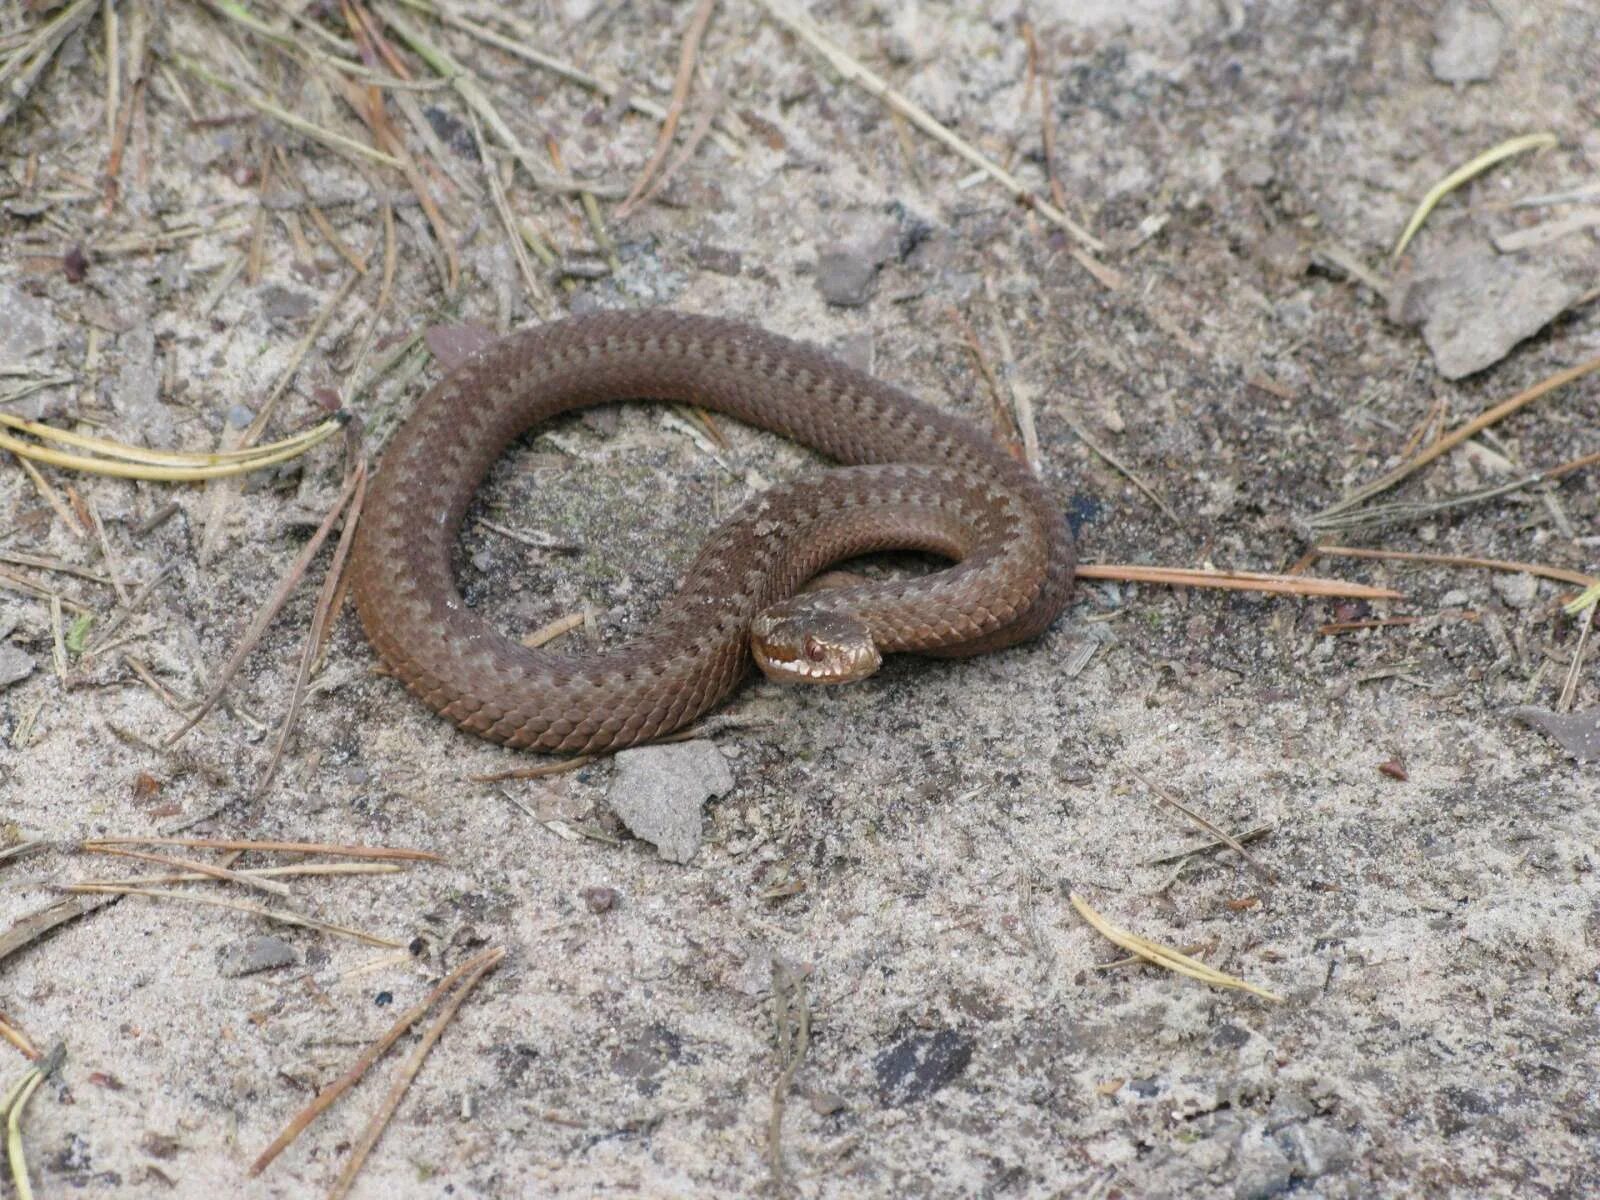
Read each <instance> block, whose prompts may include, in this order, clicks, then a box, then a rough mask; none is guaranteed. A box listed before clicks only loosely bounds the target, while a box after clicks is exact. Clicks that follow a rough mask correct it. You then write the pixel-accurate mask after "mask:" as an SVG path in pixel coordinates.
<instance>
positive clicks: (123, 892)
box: [61, 883, 405, 950]
mask: <svg viewBox="0 0 1600 1200" xmlns="http://www.w3.org/2000/svg"><path fill="white" fill-rule="evenodd" d="M61 890H62V891H64V892H71V893H73V894H75V895H85V894H101V895H118V896H148V897H149V898H150V899H152V900H179V901H182V902H183V903H185V904H204V905H208V906H210V907H212V908H231V909H233V910H234V911H235V912H242V913H250V914H252V915H253V916H257V917H263V918H265V919H266V920H268V921H277V922H278V923H279V924H280V925H298V926H300V927H301V928H302V929H315V930H318V931H319V932H321V933H328V934H332V935H333V936H335V937H342V938H349V939H351V940H352V941H357V942H365V943H366V944H367V945H369V946H383V947H384V948H385V949H389V950H399V949H401V948H402V947H404V946H405V943H404V942H397V941H395V940H393V939H392V938H385V937H379V936H378V935H377V934H375V933H367V932H365V931H363V930H360V929H352V928H350V927H349V926H348V925H334V924H332V923H331V922H328V921H319V920H318V919H317V918H316V917H307V916H303V915H302V914H300V913H297V912H291V911H289V910H288V909H284V908H267V907H265V906H264V905H261V904H250V903H248V902H246V901H244V900H229V899H226V898H225V897H222V896H199V895H195V894H193V893H191V892H168V891H162V890H161V889H159V888H141V887H107V886H104V885H102V884H90V883H69V884H66V885H65V886H63V887H62V889H61Z"/></svg>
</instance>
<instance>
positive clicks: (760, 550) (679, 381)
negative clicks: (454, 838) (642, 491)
mask: <svg viewBox="0 0 1600 1200" xmlns="http://www.w3.org/2000/svg"><path fill="white" fill-rule="evenodd" d="M615 401H656V402H668V403H678V404H684V405H693V406H698V407H700V408H703V409H706V410H709V411H712V412H716V413H721V414H725V415H727V416H730V417H733V418H735V419H737V420H739V421H742V422H745V423H747V424H750V425H753V426H756V427H759V428H762V429H766V430H770V431H772V432H775V433H779V434H782V435H784V436H786V437H788V438H791V439H793V440H794V441H797V442H799V443H801V444H803V445H805V446H808V447H810V448H812V449H813V450H816V451H819V452H820V453H822V454H823V455H825V456H827V457H829V458H832V459H835V460H837V461H838V462H839V463H840V464H842V465H840V466H837V467H833V468H830V469H827V470H824V471H821V472H818V473H816V474H814V475H804V476H801V477H800V478H798V479H795V480H793V481H789V482H782V483H778V484H774V485H773V486H771V487H768V488H766V489H765V490H763V491H760V492H758V493H757V494H756V495H755V496H754V497H752V498H751V499H750V500H748V501H746V502H745V503H744V504H743V505H742V506H741V507H740V508H739V509H738V510H737V511H735V512H734V513H733V515H732V516H731V517H730V518H729V519H728V521H727V522H726V523H725V524H723V525H722V526H721V527H720V528H719V529H718V530H717V531H716V532H715V534H714V535H713V536H712V537H711V539H710V540H708V541H707V542H706V544H705V545H704V546H703V548H702V549H701V550H700V551H699V553H698V554H697V555H696V556H695V558H694V559H693V561H692V562H691V563H690V565H689V567H688V568H687V570H686V571H685V572H684V573H683V575H682V576H681V579H680V582H679V584H678V588H677V590H676V592H675V593H674V594H673V595H672V596H671V598H670V599H669V600H667V601H666V602H665V603H664V605H663V606H662V608H661V610H660V611H659V612H658V613H657V614H656V616H655V617H654V619H653V620H652V621H651V622H650V623H649V624H647V625H645V626H644V627H643V628H642V629H641V630H640V631H639V632H638V633H637V634H635V635H634V636H632V637H630V638H628V639H626V640H624V641H622V642H621V643H619V644H616V645H606V646H602V647H601V648H600V649H598V650H596V651H594V652H591V653H583V654H577V655H568V654H560V653H555V652H553V651H550V650H546V649H543V648H538V649H535V648H530V647H528V646H526V645H523V644H522V643H521V642H518V641H516V640H514V639H513V638H511V637H509V636H507V635H506V634H504V633H502V632H501V631H500V630H498V629H497V628H495V626H494V625H493V624H492V623H490V622H489V621H487V620H486V619H485V618H484V617H483V616H481V615H480V614H479V613H477V612H476V611H475V610H474V609H473V608H472V607H471V606H469V605H468V604H467V603H466V601H465V600H464V599H463V597H462V595H461V591H460V589H459V587H458V585H457V583H456V579H455V576H454V572H453V568H452V554H453V551H454V548H455V545H456V541H457V538H458V536H459V533H460V530H461V526H462V523H463V521H464V520H465V518H466V515H467V512H468V510H469V508H470V507H471V504H472V501H473V499H474V496H475V495H476V493H477V492H478V490H479V489H480V487H481V486H482V484H483V482H484V480H485V478H486V477H487V475H488V473H489V471H490V469H491V467H493V465H494V463H495V461H496V460H497V459H498V458H500V456H501V455H502V454H503V453H505V452H506V450H507V449H508V448H509V447H510V446H511V445H512V443H513V442H515V441H516V440H517V439H519V438H521V437H523V436H524V435H526V434H528V433H529V432H530V431H531V430H533V429H534V428H536V427H537V426H539V425H541V424H543V423H546V422H548V421H549V420H550V419H551V418H553V417H555V416H556V415H558V414H560V413H565V412H569V411H571V410H574V409H581V408H584V407H587V406H592V405H597V404H605V403H610V402H615ZM647 515H648V514H643V513H639V514H635V515H634V517H633V518H632V519H635V520H638V519H641V518H642V517H646V516H647ZM880 551H914V552H921V553H924V554H928V555H932V556H936V557H938V558H941V559H944V560H947V562H948V565H943V566H941V567H939V568H938V569H934V570H930V571H928V572H925V573H922V574H912V575H909V576H896V577H891V578H882V577H875V578H865V579H864V578H862V577H860V576H855V577H852V579H853V581H852V582H850V583H847V584H844V585H832V586H830V585H829V580H828V579H827V578H823V579H821V582H822V584H823V586H810V585H812V584H814V583H816V582H817V581H818V580H819V577H823V576H825V574H826V573H827V572H828V570H829V568H831V567H832V566H834V565H835V564H838V563H840V562H843V561H845V560H849V559H852V558H856V557H859V556H862V555H867V554H872V553H876V552H880ZM1073 562H1074V559H1073V542H1072V535H1071V532H1070V530H1069V528H1068V526H1067V522H1066V520H1065V518H1064V515H1063V514H1062V512H1061V510H1060V509H1059V508H1057V507H1056V506H1055V505H1053V504H1052V502H1051V500H1050V498H1049V496H1048V495H1047V493H1046V491H1045V488H1044V487H1043V485H1042V484H1041V482H1040V480H1039V479H1038V477H1037V476H1036V475H1035V474H1034V473H1033V471H1031V470H1030V469H1029V468H1028V467H1027V466H1026V465H1025V464H1024V463H1023V462H1022V461H1020V460H1019V459H1018V458H1016V457H1014V456H1013V455H1012V454H1011V453H1010V452H1009V451H1008V450H1006V449H1005V448H1004V447H1002V445H1001V444H1000V443H999V442H998V441H997V440H996V439H994V438H993V437H991V436H989V435H987V434H986V433H984V432H983V431H982V430H980V429H979V428H978V427H977V426H976V425H974V424H972V423H971V422H969V421H967V420H965V419H963V418H961V417H959V416H956V415H954V414H951V413H948V412H945V411H943V410H941V409H938V408H935V407H933V406H932V405H930V404H928V403H926V402H924V401H922V400H919V399H917V398H916V397H914V396H912V395H910V394H909V393H907V392H905V391H903V390H901V389H900V388H898V387H896V386H894V385H892V384H889V383H886V382H883V381H881V380H879V379H877V378H875V377H874V376H872V375H869V374H867V373H865V372H863V371H860V370H857V369H856V368H854V367H851V366H849V365H847V364H845V363H843V362H841V361H839V360H838V359H837V358H834V357H832V356H831V355H829V354H827V353H826V352H824V351H823V350H821V349H819V348H817V347H815V346H812V345H809V344H807V343H804V342H799V341H792V340H790V339H788V338H784V337H781V336H778V335H776V334H773V333H769V332H766V331H765V330H763V329H761V328H759V327H756V326H754V325H750V324H746V323H743V322H739V321H734V320H729V319H723V318H719V317H712V316H700V315H692V314H687V313H680V312H675V311H671V310H667V309H642V310H631V311H615V312H592V313H588V314H583V315H579V316H571V317H566V318H563V319H559V320H555V321H551V322H548V323H545V324H539V325H532V326H528V327H526V328H522V329H519V330H516V331H514V332H512V333H510V334H507V335H505V336H503V337H501V338H499V339H497V340H493V341H489V342H487V344H485V345H483V346H481V347H480V348H478V349H477V350H476V351H475V352H473V353H471V354H469V355H468V356H467V357H466V358H464V359H463V360H462V361H460V362H459V363H457V364H456V365H455V367H454V369H452V370H450V371H449V372H448V373H447V374H446V375H445V376H444V377H443V378H442V379H441V380H440V381H439V382H438V383H437V384H435V385H434V386H433V387H432V388H430V389H429V390H428V391H427V392H426V393H425V394H424V395H423V397H422V398H421V399H420V400H419V401H418V402H417V403H416V405H415V407H414V408H413V409H412V411H411V412H410V414H409V415H408V416H407V417H406V418H405V419H404V420H403V421H402V422H401V423H400V425H399V427H398V428H397V429H396V430H395V432H394V434H393V436H392V437H391V439H390V440H389V442H388V444H387V446H386V447H385V448H384V449H383V453H382V458H381V461H380V462H379V464H378V467H377V470H376V471H375V473H374V474H373V477H372V480H371V483H370V486H369V488H368V491H367V496H366V503H365V505H364V510H363V512H362V514H361V517H360V519H359V522H358V524H357V526H356V530H355V534H354V544H353V547H352V550H351V560H350V573H351V574H350V580H351V583H350V586H351V591H352V594H353V596H354V599H355V604H356V609H357V612H358V614H359V616H360V620H361V624H362V627H363V628H364V630H365V632H366V635H367V638H368V640H369V641H370V642H371V644H372V646H373V647H374V649H375V650H376V651H377V654H378V657H379V658H380V659H381V660H382V662H383V664H384V667H385V668H386V670H387V672H388V673H389V674H391V675H393V676H395V677H397V678H398V679H399V680H400V681H401V682H403V683H404V684H405V686H406V687H407V688H408V689H409V690H410V691H411V692H412V693H413V694H415V695H416V696H417V697H419V698H420V699H421V700H422V701H423V702H424V703H426V704H427V705H428V706H430V707H431V708H433V709H435V710H436V711H437V712H439V713H440V714H442V715H443V716H445V717H447V718H448V719H449V720H451V721H453V722H454V723H455V724H456V725H457V726H459V727H460V728H462V729H464V730H467V731H469V732H471V733H475V734H478V735H481V736H482V737H485V738H488V739H490V740H492V741H495V742H500V743H503V744H505V745H507V746H511V747H514V748H519V749H528V750H537V751H546V752H554V753H568V754H572V753H576V754H597V753H603V752H607V751H612V750H618V749H622V748H624V747H627V746H631V745H635V744H638V743H641V742H647V741H651V740H654V739H658V738H661V737H663V736H665V735H667V734H669V733H672V732H674V731H675V730H678V729H680V728H682V727H683V726H685V725H687V724H689V723H691V722H693V721H694V720H695V719H696V718H698V717H700V716H702V715H703V714H705V713H706V712H708V711H710V710H711V709H712V708H714V707H715V706H717V705H718V704H719V703H720V702H721V701H723V700H724V699H725V698H726V697H727V696H728V695H729V694H730V693H732V692H733V691H734V690H735V689H736V688H737V687H738V686H739V684H740V682H741V681H742V680H743V679H744V677H745V676H746V675H747V674H749V669H750V663H751V660H752V659H754V661H755V663H756V665H757V666H759V667H760V669H761V670H762V671H763V672H765V673H766V674H767V675H768V676H769V677H771V678H774V679H777V680H781V681H789V682H799V683H844V682H850V681H853V680H858V679H862V678H865V677H866V676H868V675H870V674H872V672H874V671H875V670H877V668H878V666H879V664H880V663H881V662H882V658H883V655H884V654H888V653H915V654H923V655H931V656H936V657H958V656H965V655H972V654H979V653H983V652H987V651H991V650H997V649H1000V648H1002V647H1006V646H1011V645H1013V644H1016V643H1018V642H1022V641H1024V640H1026V639H1029V638H1032V637H1035V636H1036V635H1038V634H1040V633H1042V632H1043V631H1044V630H1045V629H1046V628H1047V627H1048V626H1049V625H1050V624H1051V622H1052V621H1053V620H1054V619H1055V618H1056V616H1057V615H1058V614H1059V613H1060V612H1061V611H1062V609H1063V608H1064V607H1065V605H1066V603H1067V600H1068V598H1069V596H1070V593H1071V589H1072V581H1073Z"/></svg>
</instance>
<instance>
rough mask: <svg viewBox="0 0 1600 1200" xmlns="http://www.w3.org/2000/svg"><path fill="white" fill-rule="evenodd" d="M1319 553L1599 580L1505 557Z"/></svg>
mask: <svg viewBox="0 0 1600 1200" xmlns="http://www.w3.org/2000/svg"><path fill="white" fill-rule="evenodd" d="M1316 552H1317V553H1318V554H1331V555H1336V556H1340V557H1343V558H1377V559H1384V560H1391V561H1396V562H1420V563H1431V564H1432V565H1434V566H1440V567H1480V568H1483V569H1485V570H1489V571H1511V572H1513V573H1519V572H1527V573H1528V574H1529V575H1538V576H1541V577H1542V578H1545V579H1555V580H1559V581H1560V582H1562V583H1575V584H1577V585H1578V586H1579V587H1593V586H1594V585H1595V584H1596V583H1600V580H1597V579H1595V577H1594V576H1592V575H1584V574H1582V573H1580V572H1578V571H1569V570H1567V569H1566V568H1565V567H1546V566H1542V565H1541V564H1539V563H1526V562H1513V561H1510V560H1508V559H1504V558H1475V557H1473V556H1471V555H1465V554H1424V553H1421V552H1418V551H1411V550H1366V549H1362V548H1360V547H1356V546H1318V547H1316Z"/></svg>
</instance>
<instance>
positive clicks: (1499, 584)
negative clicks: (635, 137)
mask: <svg viewBox="0 0 1600 1200" xmlns="http://www.w3.org/2000/svg"><path fill="white" fill-rule="evenodd" d="M1494 590H1495V591H1496V592H1498V593H1499V594H1500V599H1502V600H1504V601H1505V602H1506V605H1507V607H1509V608H1515V609H1518V610H1521V609H1527V608H1532V607H1533V602H1534V601H1535V600H1537V599H1538V598H1539V581H1538V580H1537V579H1535V578H1534V577H1533V576H1532V575H1529V574H1528V573H1527V572H1526V571H1519V572H1517V574H1515V575H1510V574H1505V573H1500V574H1496V575H1495V576H1494Z"/></svg>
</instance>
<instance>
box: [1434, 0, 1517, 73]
mask: <svg viewBox="0 0 1600 1200" xmlns="http://www.w3.org/2000/svg"><path fill="white" fill-rule="evenodd" d="M1433 38H1434V45H1433V53H1431V54H1429V55H1428V67H1429V68H1430V69H1431V70H1432V71H1433V77H1434V78H1435V79H1437V80H1439V81H1440V82H1441V83H1477V82H1480V81H1482V80H1485V79H1492V78H1493V77H1494V69H1495V67H1496V66H1498V65H1499V63H1500V49H1501V47H1502V46H1503V45H1504V44H1505V40H1506V30H1505V26H1503V25H1502V24H1500V19H1499V18H1498V17H1496V16H1495V15H1494V14H1493V13H1492V12H1488V11H1485V10H1484V9H1481V8H1479V7H1478V6H1477V5H1476V4H1474V3H1472V2H1471V0H1456V3H1454V4H1448V5H1446V6H1445V7H1444V8H1443V9H1441V10H1440V12H1439V15H1438V17H1437V18H1436V19H1435V20H1434V23H1433Z"/></svg>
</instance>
